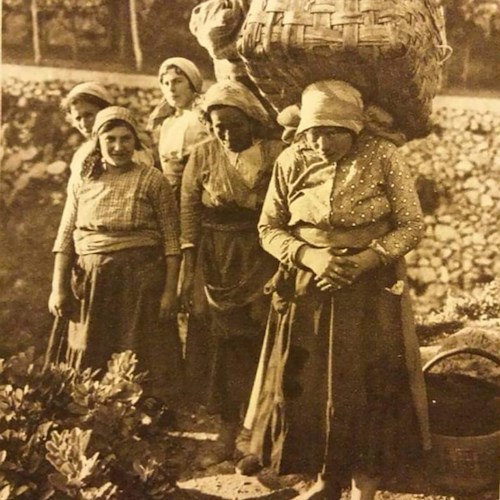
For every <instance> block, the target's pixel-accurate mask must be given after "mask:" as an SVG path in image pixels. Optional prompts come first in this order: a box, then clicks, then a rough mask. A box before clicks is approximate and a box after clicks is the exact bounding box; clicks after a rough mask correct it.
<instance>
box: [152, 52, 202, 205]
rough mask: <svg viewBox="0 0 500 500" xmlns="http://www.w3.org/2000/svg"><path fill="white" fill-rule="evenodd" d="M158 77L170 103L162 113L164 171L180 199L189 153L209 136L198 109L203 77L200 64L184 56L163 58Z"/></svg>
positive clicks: (160, 137) (162, 164) (161, 144)
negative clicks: (198, 66) (198, 65)
mask: <svg viewBox="0 0 500 500" xmlns="http://www.w3.org/2000/svg"><path fill="white" fill-rule="evenodd" d="M158 77H159V79H160V88H161V91H162V93H163V96H164V99H165V101H164V103H163V104H164V105H166V106H163V110H164V112H163V114H161V112H160V117H161V118H160V119H161V120H162V123H161V128H160V135H159V142H158V153H159V156H160V163H161V168H162V170H163V173H164V174H165V176H166V177H167V179H168V181H169V182H170V185H171V186H172V189H173V191H174V193H175V196H176V199H177V201H178V202H179V199H180V189H181V182H182V173H183V172H184V168H185V166H186V163H187V159H188V157H189V153H190V152H191V150H192V149H193V147H194V146H195V145H196V144H198V143H199V142H200V141H202V140H203V139H205V138H206V137H207V135H208V133H207V130H206V128H205V126H204V125H203V124H202V123H201V122H200V114H199V112H198V111H197V110H196V109H195V108H196V103H197V101H198V98H199V94H200V92H201V90H202V86H203V79H202V77H201V74H200V71H199V70H198V68H197V67H196V65H195V64H194V63H193V62H191V61H190V60H189V59H184V58H183V57H171V58H169V59H166V60H165V61H163V63H162V64H161V66H160V69H159V71H158ZM159 109H162V107H161V106H160V108H159ZM165 109H166V111H165Z"/></svg>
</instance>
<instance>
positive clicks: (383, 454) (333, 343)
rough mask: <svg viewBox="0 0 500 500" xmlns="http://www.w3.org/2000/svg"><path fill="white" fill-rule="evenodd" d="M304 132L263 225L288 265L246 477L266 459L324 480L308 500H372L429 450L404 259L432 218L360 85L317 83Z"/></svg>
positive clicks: (277, 180) (269, 243)
mask: <svg viewBox="0 0 500 500" xmlns="http://www.w3.org/2000/svg"><path fill="white" fill-rule="evenodd" d="M297 134H299V135H301V137H302V140H300V141H296V142H295V143H294V144H292V145H291V146H290V147H288V148H287V149H286V150H285V151H284V152H283V153H282V154H281V155H280V157H279V158H278V160H277V162H276V165H275V168H274V172H273V177H272V180H271V184H270V187H269V191H268V193H267V196H266V200H265V202H264V206H263V210H262V215H261V217H260V221H259V233H260V238H261V242H262V245H263V247H264V249H265V250H266V251H268V252H269V253H270V254H271V255H273V256H274V257H276V258H277V259H279V261H280V262H281V266H280V270H279V272H278V273H277V275H276V276H275V277H274V279H273V282H272V288H273V290H274V294H273V305H274V307H275V310H276V313H275V314H276V316H277V319H276V320H275V321H276V325H277V326H276V328H275V329H274V330H273V335H272V336H271V340H270V341H269V344H270V345H268V346H267V348H268V354H267V356H264V357H263V358H262V364H263V366H262V369H263V377H262V378H261V382H260V383H257V382H256V384H257V386H256V387H254V398H252V399H254V402H255V401H256V403H255V405H254V407H252V408H250V410H251V411H252V418H251V419H250V421H251V424H250V427H251V429H250V431H251V445H250V448H251V452H252V454H253V455H250V456H248V457H246V458H245V459H244V461H243V462H242V464H241V465H240V468H242V469H245V465H248V463H250V462H251V461H252V459H255V460H258V461H260V462H261V463H269V462H270V463H271V465H272V466H273V467H274V468H275V469H276V470H278V471H280V472H283V471H297V472H299V471H301V472H306V471H308V472H311V473H319V477H318V481H317V482H316V483H315V484H314V486H313V487H312V488H311V490H310V491H308V492H307V493H305V494H304V495H303V497H302V498H315V499H328V500H332V499H335V498H340V491H341V486H342V485H343V484H344V481H345V479H346V478H349V479H350V480H351V485H352V497H351V498H357V499H361V498H363V499H370V498H373V496H374V494H375V491H376V489H377V487H378V485H379V483H380V480H381V478H383V477H384V476H386V475H387V474H390V473H391V472H393V471H394V470H395V468H396V466H397V465H400V464H401V463H403V462H404V461H406V460H407V459H408V458H411V456H413V455H415V454H418V452H419V451H421V450H422V448H425V447H428V445H429V435H428V425H427V413H426V410H427V408H426V399H425V387H424V384H423V377H422V373H421V367H420V358H419V351H418V342H417V339H416V336H415V332H414V328H413V319H412V313H411V307H410V303H409V296H408V288H407V282H406V278H405V265H404V258H403V257H404V255H405V254H406V253H407V252H408V251H410V250H411V249H412V248H414V247H415V246H416V245H417V243H418V242H419V240H420V238H421V237H422V234H423V229H424V224H423V219H422V213H421V210H420V205H419V200H418V197H417V194H416V192H415V188H414V184H413V180H412V178H411V176H410V174H409V172H408V168H407V167H406V165H405V164H404V162H403V161H402V159H401V157H400V156H399V154H398V151H397V148H396V147H395V145H394V144H393V143H392V142H390V141H388V140H386V139H384V138H381V137H376V136H374V135H372V134H371V133H369V132H368V130H366V128H364V116H363V102H362V99H361V95H360V93H359V92H358V91H357V90H356V89H355V88H353V87H352V86H351V85H349V84H347V83H345V82H341V81H335V80H328V81H321V82H317V83H314V84H311V85H309V86H308V87H307V88H306V89H305V90H304V92H303V94H302V105H301V117H300V122H299V125H298V129H297ZM256 394H257V397H255V395H256Z"/></svg>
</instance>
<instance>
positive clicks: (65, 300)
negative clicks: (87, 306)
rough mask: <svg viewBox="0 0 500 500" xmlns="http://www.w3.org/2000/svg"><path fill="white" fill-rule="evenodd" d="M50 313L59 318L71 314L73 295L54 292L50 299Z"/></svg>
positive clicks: (64, 292)
mask: <svg viewBox="0 0 500 500" xmlns="http://www.w3.org/2000/svg"><path fill="white" fill-rule="evenodd" d="M49 311H50V312H51V313H52V314H53V315H54V316H57V317H59V318H62V317H63V316H66V317H67V316H70V314H71V294H69V293H67V292H66V291H63V290H52V292H51V294H50V297H49Z"/></svg>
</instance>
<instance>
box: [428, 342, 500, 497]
mask: <svg viewBox="0 0 500 500" xmlns="http://www.w3.org/2000/svg"><path fill="white" fill-rule="evenodd" d="M458 354H473V355H477V356H480V357H483V358H487V359H489V360H491V361H493V362H494V363H496V364H497V366H500V358H498V356H496V355H494V354H492V353H488V352H487V351H484V350H483V349H478V348H473V347H464V348H456V349H451V350H449V351H445V352H443V353H440V354H438V355H437V356H436V357H435V358H433V359H432V360H431V361H429V362H428V363H427V364H426V365H425V366H424V368H423V370H424V373H425V375H426V382H427V387H428V392H429V405H430V415H431V436H432V450H431V452H430V454H429V457H428V465H429V467H428V472H429V476H430V479H431V480H432V482H433V483H434V484H435V485H437V486H439V487H440V488H441V489H442V490H443V492H445V493H449V494H461V495H472V494H476V493H480V492H482V491H485V490H487V489H489V488H495V487H496V486H498V480H499V476H498V474H499V466H500V430H499V427H498V424H499V421H498V415H496V413H498V405H499V403H500V397H499V396H498V393H499V389H498V387H496V386H495V385H494V384H491V383H488V382H486V381H484V380H481V379H477V378H472V377H467V376H463V379H462V382H467V383H466V384H461V386H455V388H454V389H455V390H456V389H457V388H459V389H460V387H461V388H462V389H463V391H462V394H460V398H459V399H457V400H454V397H453V395H451V394H445V393H443V392H441V395H442V396H443V398H442V399H443V400H442V401H440V398H439V396H436V395H437V394H439V392H433V386H434V387H435V386H436V385H435V383H436V382H439V383H440V385H441V389H443V387H444V388H446V387H447V385H446V384H445V385H444V386H443V385H442V382H443V381H445V382H447V381H446V379H443V378H441V379H439V378H438V379H433V378H432V376H431V375H433V374H432V373H429V372H430V369H431V368H432V367H434V366H435V365H436V364H438V363H439V362H440V361H442V360H444V359H446V358H449V357H451V356H456V355H458ZM440 375H441V374H440ZM450 375H454V374H450ZM458 380H460V379H458ZM433 381H434V383H433ZM450 382H453V379H451V380H450ZM449 387H450V388H451V387H452V386H451V385H450V386H449ZM452 392H453V391H452ZM481 393H482V394H481ZM433 394H434V396H433ZM484 394H487V399H484ZM434 398H436V399H434ZM486 401H488V404H486ZM433 405H441V407H442V409H444V410H445V411H447V412H449V416H450V417H451V421H452V422H453V421H454V422H457V421H458V422H460V421H461V420H465V421H469V422H470V421H471V420H470V416H471V415H473V418H474V421H475V423H476V425H477V421H479V420H481V417H482V415H481V412H489V413H490V414H488V415H487V420H488V421H489V423H488V427H490V428H489V430H488V431H486V432H485V431H483V432H482V433H481V434H480V435H460V436H456V435H452V434H454V432H453V431H452V432H450V430H448V431H446V432H445V431H444V430H443V429H435V428H433V427H434V426H436V424H437V422H436V421H435V420H433V418H432V417H433ZM479 407H480V408H479ZM483 418H484V415H483ZM476 432H477V430H476V431H475V432H474V433H473V434H475V433H476Z"/></svg>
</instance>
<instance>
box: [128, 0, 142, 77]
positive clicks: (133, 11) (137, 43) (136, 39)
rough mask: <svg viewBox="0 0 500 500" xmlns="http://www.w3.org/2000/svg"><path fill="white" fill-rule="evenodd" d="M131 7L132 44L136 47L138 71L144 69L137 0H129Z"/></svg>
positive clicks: (135, 54)
mask: <svg viewBox="0 0 500 500" xmlns="http://www.w3.org/2000/svg"><path fill="white" fill-rule="evenodd" d="M129 7H130V31H131V34H132V45H133V47H134V56H135V67H136V69H137V71H141V69H142V50H141V41H140V39H139V27H138V24H137V5H136V0H129Z"/></svg>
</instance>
